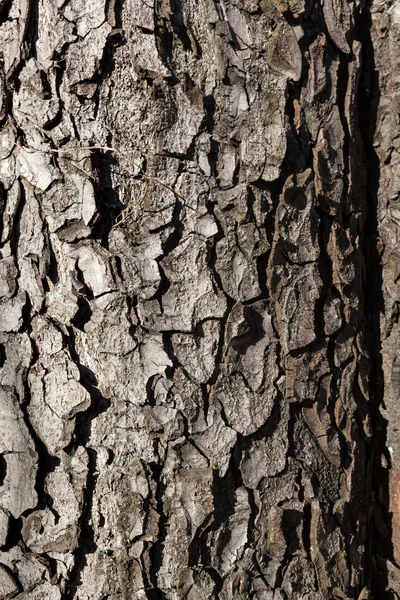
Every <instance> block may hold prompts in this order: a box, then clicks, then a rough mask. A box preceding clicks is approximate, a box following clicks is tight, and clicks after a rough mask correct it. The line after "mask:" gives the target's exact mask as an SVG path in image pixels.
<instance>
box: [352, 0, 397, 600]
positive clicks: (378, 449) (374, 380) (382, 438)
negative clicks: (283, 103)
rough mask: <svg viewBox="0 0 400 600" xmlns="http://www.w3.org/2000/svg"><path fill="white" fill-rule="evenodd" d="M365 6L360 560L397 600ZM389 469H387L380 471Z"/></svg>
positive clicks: (374, 582) (375, 88)
mask: <svg viewBox="0 0 400 600" xmlns="http://www.w3.org/2000/svg"><path fill="white" fill-rule="evenodd" d="M371 4H372V3H371V2H369V3H368V6H367V7H366V8H365V10H364V13H363V15H362V17H361V20H360V38H361V42H362V44H363V66H362V71H361V73H362V75H361V80H360V86H359V107H360V111H359V125H360V131H361V135H362V139H363V143H364V150H365V155H366V168H367V189H366V197H367V207H368V214H367V219H366V223H365V229H364V252H365V263H366V277H365V296H364V297H365V314H366V322H367V341H368V348H369V353H370V364H371V371H370V376H369V388H370V398H371V406H370V412H371V418H372V423H373V427H374V434H373V441H372V444H371V448H370V456H369V457H368V458H369V460H370V463H369V464H370V476H371V484H372V485H371V487H372V497H371V501H372V506H371V507H370V509H371V513H372V523H371V528H370V533H369V540H368V548H367V555H366V562H367V568H368V569H369V570H370V572H371V575H370V578H371V590H372V592H373V593H374V594H375V597H376V598H382V599H388V600H389V599H394V598H397V595H396V594H395V593H394V592H393V591H392V590H391V589H390V583H389V579H390V578H389V565H388V562H387V561H391V562H394V557H393V530H392V513H391V512H390V493H389V468H390V455H389V452H388V448H387V424H388V421H387V420H386V419H385V418H384V417H383V415H382V413H381V411H380V409H381V407H382V408H384V377H383V366H382V354H381V328H380V314H381V313H382V314H384V310H385V309H384V301H383V290H382V284H383V278H382V263H381V253H380V251H379V229H378V194H379V184H380V162H379V157H378V155H377V153H376V151H375V148H374V144H373V140H374V132H375V128H376V124H377V112H378V106H379V99H380V90H379V72H378V71H377V70H376V65H375V59H374V49H373V43H372V39H371V25H372V19H371ZM386 464H388V465H389V468H387V467H386Z"/></svg>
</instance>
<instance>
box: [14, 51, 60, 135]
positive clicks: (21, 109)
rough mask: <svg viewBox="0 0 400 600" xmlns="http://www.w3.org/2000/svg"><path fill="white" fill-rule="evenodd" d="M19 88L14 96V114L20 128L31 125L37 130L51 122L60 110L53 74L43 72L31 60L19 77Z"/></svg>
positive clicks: (33, 60) (37, 64) (36, 63)
mask: <svg viewBox="0 0 400 600" xmlns="http://www.w3.org/2000/svg"><path fill="white" fill-rule="evenodd" d="M19 81H20V88H19V90H18V94H15V96H14V114H15V118H16V121H17V123H18V125H19V126H20V127H27V126H29V125H31V124H32V123H33V124H35V125H36V126H37V127H38V128H39V129H43V128H44V127H46V125H47V124H48V123H50V122H51V121H53V120H54V119H55V118H56V116H57V114H58V111H59V109H60V106H59V99H58V94H57V89H56V76H55V73H53V72H51V71H49V72H45V71H44V70H43V69H42V68H41V65H40V64H39V63H38V61H37V60H36V59H34V58H31V59H30V60H29V61H27V63H26V65H25V66H24V68H23V69H22V71H21V73H20V75H19Z"/></svg>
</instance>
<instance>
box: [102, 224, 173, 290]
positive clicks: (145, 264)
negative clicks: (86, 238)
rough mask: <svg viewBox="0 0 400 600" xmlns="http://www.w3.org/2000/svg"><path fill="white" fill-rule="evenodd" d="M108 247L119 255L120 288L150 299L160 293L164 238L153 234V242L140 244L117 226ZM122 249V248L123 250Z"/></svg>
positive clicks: (116, 269) (116, 268)
mask: <svg viewBox="0 0 400 600" xmlns="http://www.w3.org/2000/svg"><path fill="white" fill-rule="evenodd" d="M109 248H110V250H111V251H114V252H115V255H118V260H119V261H120V266H119V269H118V267H117V266H116V267H115V269H113V270H114V271H116V272H117V273H118V271H120V278H119V279H120V282H119V289H121V288H122V289H125V290H126V292H127V293H128V294H132V295H136V296H138V297H139V298H141V299H143V300H148V299H150V298H151V297H152V296H154V295H155V293H156V292H157V290H158V288H159V286H160V284H161V273H160V268H159V266H158V261H157V260H156V259H157V258H159V257H161V256H162V246H161V240H160V238H159V236H158V235H154V236H151V243H150V240H149V243H148V244H137V243H135V240H133V239H132V237H131V236H130V235H129V233H128V232H126V231H123V230H122V229H114V230H113V231H112V232H111V234H110V238H109ZM120 248H122V249H123V251H122V252H121V250H120Z"/></svg>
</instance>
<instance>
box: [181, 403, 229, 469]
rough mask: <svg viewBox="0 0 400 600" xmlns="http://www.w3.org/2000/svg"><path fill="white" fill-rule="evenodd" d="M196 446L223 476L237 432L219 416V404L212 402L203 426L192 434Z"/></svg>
mask: <svg viewBox="0 0 400 600" xmlns="http://www.w3.org/2000/svg"><path fill="white" fill-rule="evenodd" d="M192 438H193V441H194V442H195V444H196V447H197V448H199V450H200V451H201V452H202V453H203V454H204V455H205V456H206V457H207V458H208V460H209V461H210V464H211V466H212V467H213V468H214V469H216V470H218V473H219V475H220V477H224V476H225V475H226V472H227V470H228V467H229V461H230V458H231V454H230V453H231V449H232V448H233V446H234V444H235V442H236V439H237V433H236V431H234V429H233V428H231V427H229V426H227V424H226V423H225V421H224V420H223V419H222V416H221V405H220V404H218V403H215V404H212V405H211V406H210V409H209V411H208V414H207V417H206V425H205V427H198V428H197V431H195V433H193V434H192Z"/></svg>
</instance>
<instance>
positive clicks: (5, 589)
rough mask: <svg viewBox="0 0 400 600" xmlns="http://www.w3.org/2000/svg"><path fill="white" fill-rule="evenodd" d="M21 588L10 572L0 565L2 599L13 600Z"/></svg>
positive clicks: (0, 593) (0, 592)
mask: <svg viewBox="0 0 400 600" xmlns="http://www.w3.org/2000/svg"><path fill="white" fill-rule="evenodd" d="M18 590H19V588H18V585H17V582H16V581H15V579H14V578H13V577H12V576H11V575H10V573H9V572H8V570H6V569H5V568H4V566H3V565H0V595H1V597H2V598H13V597H14V596H15V594H16V593H17V592H18Z"/></svg>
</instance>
